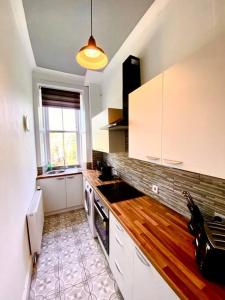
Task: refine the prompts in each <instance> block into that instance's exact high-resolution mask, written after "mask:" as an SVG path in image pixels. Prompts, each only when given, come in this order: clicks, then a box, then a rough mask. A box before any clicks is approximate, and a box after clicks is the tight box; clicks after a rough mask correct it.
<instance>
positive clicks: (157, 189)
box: [152, 184, 159, 194]
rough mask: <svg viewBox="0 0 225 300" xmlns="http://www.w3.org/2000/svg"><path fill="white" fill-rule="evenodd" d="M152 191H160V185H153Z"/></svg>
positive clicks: (156, 192)
mask: <svg viewBox="0 0 225 300" xmlns="http://www.w3.org/2000/svg"><path fill="white" fill-rule="evenodd" d="M152 191H153V193H155V194H158V193H159V187H158V185H156V184H153V185H152Z"/></svg>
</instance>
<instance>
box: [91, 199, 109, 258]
mask: <svg viewBox="0 0 225 300" xmlns="http://www.w3.org/2000/svg"><path fill="white" fill-rule="evenodd" d="M94 222H95V228H96V231H97V233H98V236H99V238H100V240H101V242H102V245H103V247H104V248H105V250H106V253H107V254H109V218H108V216H107V215H106V214H105V213H104V211H103V210H102V209H101V207H100V206H99V203H98V202H97V201H94Z"/></svg>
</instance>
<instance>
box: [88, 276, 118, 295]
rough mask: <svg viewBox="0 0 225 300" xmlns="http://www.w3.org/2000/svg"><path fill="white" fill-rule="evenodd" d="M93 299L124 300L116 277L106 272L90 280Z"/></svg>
mask: <svg viewBox="0 0 225 300" xmlns="http://www.w3.org/2000/svg"><path fill="white" fill-rule="evenodd" d="M88 285H89V288H90V293H91V296H92V300H122V296H121V294H120V292H119V290H118V286H117V284H116V282H115V280H114V279H112V277H111V276H110V275H109V274H108V273H107V272H106V273H103V274H100V275H97V276H95V277H92V278H91V279H89V280H88Z"/></svg>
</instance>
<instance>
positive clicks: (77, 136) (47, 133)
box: [43, 107, 81, 168]
mask: <svg viewBox="0 0 225 300" xmlns="http://www.w3.org/2000/svg"><path fill="white" fill-rule="evenodd" d="M57 108H61V109H64V107H57ZM48 109H49V107H43V110H44V111H43V115H44V119H45V120H44V121H45V137H46V153H47V160H48V162H51V153H50V139H49V135H50V133H51V132H52V133H76V139H77V161H78V164H77V165H72V166H67V165H66V164H65V157H64V165H63V166H57V167H56V168H60V167H63V168H71V167H80V166H81V134H80V110H79V109H74V113H75V120H76V129H77V130H50V129H49V112H48ZM65 109H66V108H65ZM62 124H63V113H62ZM63 145H64V140H63ZM53 168H54V167H53Z"/></svg>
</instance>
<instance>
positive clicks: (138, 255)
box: [135, 247, 150, 267]
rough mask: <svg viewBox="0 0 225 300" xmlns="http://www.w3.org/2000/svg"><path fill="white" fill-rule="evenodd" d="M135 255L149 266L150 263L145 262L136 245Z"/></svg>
mask: <svg viewBox="0 0 225 300" xmlns="http://www.w3.org/2000/svg"><path fill="white" fill-rule="evenodd" d="M135 250H136V254H137V257H138V258H139V259H140V261H141V262H142V263H143V264H144V265H145V266H147V267H150V264H149V263H148V262H147V260H146V259H145V258H144V257H143V255H142V254H141V252H140V251H139V250H138V248H137V247H135Z"/></svg>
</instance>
